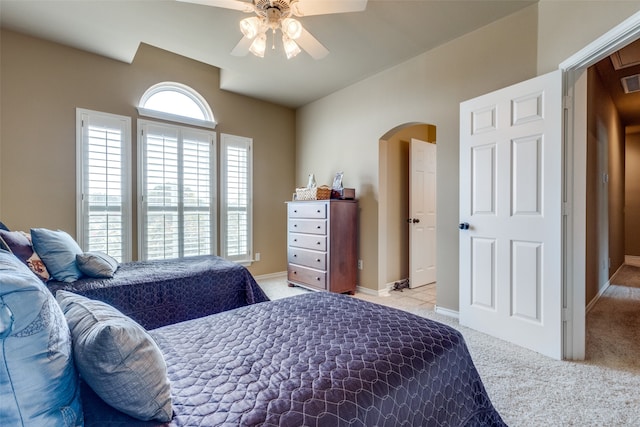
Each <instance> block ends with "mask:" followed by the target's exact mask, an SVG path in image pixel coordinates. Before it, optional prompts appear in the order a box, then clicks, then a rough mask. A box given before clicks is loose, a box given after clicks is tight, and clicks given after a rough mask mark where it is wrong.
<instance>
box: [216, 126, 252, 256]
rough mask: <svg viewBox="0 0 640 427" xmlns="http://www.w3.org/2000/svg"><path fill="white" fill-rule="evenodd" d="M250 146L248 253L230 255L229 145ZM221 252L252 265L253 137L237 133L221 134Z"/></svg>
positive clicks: (248, 167) (248, 169)
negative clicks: (228, 252) (228, 223)
mask: <svg viewBox="0 0 640 427" xmlns="http://www.w3.org/2000/svg"><path fill="white" fill-rule="evenodd" d="M237 142H240V143H241V144H242V145H246V146H248V150H249V157H248V165H247V174H248V176H247V185H248V187H249V188H248V189H247V191H248V197H249V200H248V207H247V253H246V254H244V255H242V256H229V255H228V254H227V253H226V248H227V209H228V206H227V187H226V179H225V178H226V176H227V161H226V148H227V146H230V145H231V146H233V145H237ZM220 181H221V182H220V253H221V256H222V257H223V258H225V259H228V260H231V261H234V262H237V263H239V264H243V265H251V262H252V261H253V139H252V138H246V137H242V136H237V135H229V134H224V133H221V134H220Z"/></svg>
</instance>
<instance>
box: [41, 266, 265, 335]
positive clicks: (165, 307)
mask: <svg viewBox="0 0 640 427" xmlns="http://www.w3.org/2000/svg"><path fill="white" fill-rule="evenodd" d="M47 287H48V288H49V290H50V291H51V292H52V293H53V294H54V295H55V293H56V291H58V290H67V291H71V292H74V293H77V294H80V295H84V296H86V297H88V298H91V299H97V300H100V301H104V302H106V303H108V304H110V305H112V306H114V307H116V308H117V309H118V310H120V311H121V312H122V313H124V314H126V315H127V316H129V317H131V318H132V319H134V320H135V321H137V322H138V323H140V324H141V325H142V326H144V327H145V328H146V329H153V328H158V327H160V326H165V325H169V324H173V323H178V322H182V321H185V320H190V319H194V318H197V317H203V316H207V315H209V314H213V313H219V312H221V311H226V310H230V309H234V308H238V307H243V306H246V305H249V304H255V303H258V302H264V301H268V300H269V299H268V297H267V296H266V295H265V293H264V292H263V291H262V289H261V288H260V286H258V284H257V283H256V281H255V279H254V278H253V276H252V275H251V273H249V271H248V270H247V269H246V268H245V267H243V266H242V265H240V264H236V263H233V262H231V261H227V260H225V259H223V258H220V257H217V256H198V257H190V258H181V259H172V260H155V261H135V262H127V263H122V264H120V266H119V267H118V269H117V270H116V272H115V274H114V277H113V278H109V279H96V278H88V277H85V278H82V279H80V280H77V281H75V282H70V283H66V282H58V281H55V280H50V281H49V282H47Z"/></svg>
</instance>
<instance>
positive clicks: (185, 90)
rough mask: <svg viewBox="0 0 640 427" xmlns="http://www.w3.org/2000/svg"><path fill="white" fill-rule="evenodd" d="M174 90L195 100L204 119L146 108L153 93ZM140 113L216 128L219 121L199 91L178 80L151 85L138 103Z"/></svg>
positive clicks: (156, 117)
mask: <svg viewBox="0 0 640 427" xmlns="http://www.w3.org/2000/svg"><path fill="white" fill-rule="evenodd" d="M165 91H174V92H178V93H181V94H183V95H185V96H186V97H188V98H190V99H191V100H193V102H195V103H196V104H197V105H198V106H199V107H200V109H201V110H202V112H203V113H204V115H205V119H204V120H200V119H196V118H193V117H187V116H181V115H178V114H171V113H166V112H164V111H158V110H153V109H149V108H145V107H144V106H145V104H146V103H147V101H148V100H149V98H151V97H152V96H153V95H155V94H156V93H159V92H165ZM136 108H137V110H138V114H140V115H141V116H145V117H151V118H154V119H160V120H167V121H171V122H177V123H184V124H188V125H193V126H200V127H204V128H208V129H215V128H216V126H217V123H216V121H215V119H214V116H213V111H212V110H211V107H210V106H209V104H208V103H207V101H206V100H205V99H204V97H202V95H200V94H199V93H198V92H197V91H195V90H193V89H192V88H190V87H189V86H187V85H184V84H182V83H177V82H162V83H157V84H155V85H153V86H151V87H150V88H149V89H147V91H146V92H145V93H144V94H143V95H142V97H141V98H140V102H139V103H138V107H136Z"/></svg>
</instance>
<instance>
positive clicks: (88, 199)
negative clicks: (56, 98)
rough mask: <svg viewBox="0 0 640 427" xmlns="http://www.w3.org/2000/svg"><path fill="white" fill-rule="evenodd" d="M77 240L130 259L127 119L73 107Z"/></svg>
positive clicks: (87, 246) (89, 247) (85, 246)
mask: <svg viewBox="0 0 640 427" xmlns="http://www.w3.org/2000/svg"><path fill="white" fill-rule="evenodd" d="M76 139H77V173H78V178H77V194H78V203H77V206H78V209H77V212H78V213H77V240H78V243H79V244H80V246H81V247H82V248H83V250H85V251H102V252H106V253H108V254H109V255H111V256H113V257H114V258H116V259H117V260H118V261H121V262H122V261H130V260H131V232H130V231H131V195H130V188H131V179H130V164H129V153H130V147H131V119H130V118H129V117H123V116H117V115H113V114H107V113H101V112H97V111H90V110H86V109H80V108H78V109H76Z"/></svg>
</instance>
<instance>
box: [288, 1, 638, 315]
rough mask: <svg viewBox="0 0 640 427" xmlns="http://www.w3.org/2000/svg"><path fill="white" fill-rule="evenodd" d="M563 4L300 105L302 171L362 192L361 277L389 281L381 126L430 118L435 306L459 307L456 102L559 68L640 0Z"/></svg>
mask: <svg viewBox="0 0 640 427" xmlns="http://www.w3.org/2000/svg"><path fill="white" fill-rule="evenodd" d="M558 3H559V2H558ZM562 3H563V4H555V2H553V1H545V0H543V1H542V2H541V3H539V4H538V5H534V6H531V7H530V8H527V9H525V10H523V11H520V12H518V13H516V14H514V15H511V16H509V17H507V18H505V19H502V20H500V21H497V22H495V23H492V24H490V25H488V26H486V27H484V28H481V29H479V30H477V31H475V32H473V33H470V34H468V35H465V36H463V37H460V38H459V39H457V40H454V41H452V42H450V43H447V44H446V45H443V46H441V47H439V48H436V49H434V50H432V51H429V52H427V53H425V54H423V55H420V56H418V57H416V58H414V59H412V60H410V61H407V62H405V63H403V64H401V65H399V66H397V67H395V68H392V69H390V70H387V71H385V72H382V73H379V74H377V75H375V76H373V77H371V78H369V79H366V80H364V81H361V82H359V83H356V84H354V85H352V86H349V87H347V88H345V89H343V90H340V91H338V92H336V93H334V94H332V95H330V96H327V97H325V98H323V99H321V100H318V101H316V102H314V103H311V104H309V105H307V106H305V107H303V108H301V109H299V111H298V117H297V126H298V127H297V153H296V165H297V166H296V176H297V180H298V181H299V182H302V181H303V180H304V177H305V176H306V174H307V173H309V172H310V171H312V170H313V171H315V173H316V176H325V177H326V178H325V179H329V177H330V176H331V175H332V174H333V173H334V171H335V170H344V172H345V177H346V179H349V180H350V181H351V182H350V185H351V186H355V187H356V189H357V192H358V195H359V197H360V198H361V213H360V220H361V227H360V230H361V234H360V257H361V258H363V259H364V271H363V272H362V274H361V277H360V280H361V283H360V284H361V285H362V286H365V287H367V288H369V289H372V290H378V289H382V287H383V286H384V281H385V279H386V276H381V275H380V274H379V269H378V266H377V265H376V264H375V262H376V259H377V256H378V250H379V249H380V251H381V252H382V251H384V250H385V248H384V247H383V246H382V245H380V246H379V242H378V240H379V236H378V234H377V230H378V228H379V224H378V212H379V206H378V203H379V189H378V187H377V185H376V183H377V182H378V177H377V173H378V168H379V164H378V163H379V159H378V150H376V149H375V147H376V145H377V144H378V140H379V139H380V135H383V134H384V133H385V132H387V131H388V130H390V129H393V128H395V127H396V126H398V125H400V124H403V123H407V122H422V123H431V124H433V125H435V126H436V127H437V129H438V188H437V191H438V202H437V203H438V233H437V239H438V242H437V259H438V266H437V268H438V275H437V280H438V306H440V307H443V308H447V309H451V310H457V309H458V229H457V223H458V217H459V214H458V206H459V203H458V172H459V170H458V137H459V127H458V126H459V103H460V102H461V101H463V100H466V99H470V98H473V97H475V96H478V95H481V94H483V93H486V92H490V91H492V90H496V89H499V88H501V87H504V86H508V85H510V84H513V83H517V82H519V81H522V80H526V79H528V78H531V77H534V76H535V75H538V74H543V73H545V72H547V71H551V70H553V69H557V68H558V65H559V64H560V63H561V62H562V61H564V60H566V59H567V58H568V57H569V56H571V55H572V54H574V53H575V52H577V51H579V50H580V49H582V48H583V47H585V46H586V45H587V44H589V43H590V42H591V41H593V40H595V39H596V38H597V37H599V36H600V35H602V34H603V33H605V32H606V31H608V30H609V29H611V28H613V27H614V26H615V25H617V24H618V23H620V22H622V21H623V20H624V19H626V18H627V17H628V16H630V15H631V14H632V13H633V12H635V11H637V10H639V9H640V2H638V1H624V2H615V1H613V2H612V1H601V2H593V1H586V2H579V1H575V2H574V1H571V2H562ZM574 14H575V16H577V17H576V18H573V17H574ZM355 159H358V161H357V162H356V161H355ZM383 243H384V242H383Z"/></svg>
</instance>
